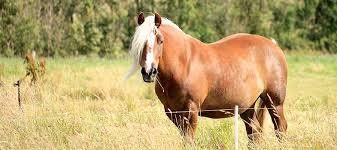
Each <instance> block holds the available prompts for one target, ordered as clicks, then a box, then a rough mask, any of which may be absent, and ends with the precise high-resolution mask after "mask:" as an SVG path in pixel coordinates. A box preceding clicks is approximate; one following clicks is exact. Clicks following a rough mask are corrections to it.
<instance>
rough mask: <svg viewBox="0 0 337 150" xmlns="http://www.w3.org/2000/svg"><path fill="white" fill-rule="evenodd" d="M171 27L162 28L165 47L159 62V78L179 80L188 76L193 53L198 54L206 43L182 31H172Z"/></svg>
mask: <svg viewBox="0 0 337 150" xmlns="http://www.w3.org/2000/svg"><path fill="white" fill-rule="evenodd" d="M169 29H170V28H168V30H162V33H163V36H164V47H163V52H162V57H161V59H160V62H159V78H162V79H163V80H165V79H167V80H177V82H179V80H184V79H186V77H187V74H188V66H189V64H190V63H191V61H192V53H193V55H198V53H200V51H201V50H200V49H202V48H203V46H204V44H203V43H202V42H200V41H199V40H197V39H194V38H193V37H191V36H189V35H187V34H185V33H183V32H181V31H179V32H178V31H172V30H171V31H170V30H169ZM199 45H200V46H199ZM197 47H198V48H197Z"/></svg>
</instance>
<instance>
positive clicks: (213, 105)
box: [128, 13, 287, 140]
mask: <svg viewBox="0 0 337 150" xmlns="http://www.w3.org/2000/svg"><path fill="white" fill-rule="evenodd" d="M138 25H139V26H138V27H137V29H136V32H135V34H134V37H133V41H132V45H131V49H130V53H131V55H132V56H133V57H134V64H133V66H132V68H131V69H130V72H129V75H128V77H129V76H131V75H132V74H133V73H134V72H135V71H137V70H138V68H140V67H141V74H142V77H143V80H144V81H145V82H154V81H156V82H155V83H156V84H155V91H156V94H157V96H158V98H159V99H160V101H161V103H162V104H163V105H164V109H165V112H166V115H167V116H168V117H169V119H171V121H172V122H173V123H174V124H175V125H176V126H177V127H178V128H179V129H180V131H181V134H182V135H183V136H184V137H185V138H187V139H189V140H193V139H194V135H195V130H196V127H197V120H198V116H204V117H209V118H226V117H231V116H233V115H232V114H233V111H229V112H224V111H205V112H203V110H213V109H233V110H234V107H235V105H238V106H239V108H241V109H239V114H240V117H241V118H242V119H243V121H244V123H245V127H246V131H247V135H248V138H249V139H250V140H256V139H257V138H258V137H259V134H258V133H259V132H261V131H260V129H261V128H260V127H261V126H262V123H263V112H264V111H258V110H261V109H254V108H255V103H256V102H257V100H258V99H259V98H260V99H261V102H260V104H261V105H259V108H268V111H269V114H270V116H271V118H272V119H271V120H272V122H273V124H274V129H275V131H276V133H277V134H276V135H277V137H279V138H280V135H281V134H280V133H284V132H285V131H286V130H287V122H286V119H285V117H284V112H283V103H284V99H285V96H286V86H287V63H286V59H285V56H284V54H283V52H282V50H281V49H280V47H279V46H278V45H277V44H276V42H273V41H272V40H270V39H267V38H264V37H262V36H258V35H252V34H235V35H231V36H228V37H226V38H224V39H221V40H220V41H217V42H214V43H210V44H206V43H203V42H201V41H199V40H197V39H195V38H193V37H191V36H189V35H187V34H185V33H184V32H183V31H182V30H181V29H179V27H178V26H177V25H175V24H174V23H172V22H171V21H169V20H168V19H166V18H161V17H160V16H159V15H158V14H157V13H156V14H155V15H154V16H149V17H146V18H144V14H143V13H140V14H139V16H138ZM264 110H266V109H264ZM170 111H171V112H175V111H177V112H179V111H180V112H181V113H174V114H172V113H170Z"/></svg>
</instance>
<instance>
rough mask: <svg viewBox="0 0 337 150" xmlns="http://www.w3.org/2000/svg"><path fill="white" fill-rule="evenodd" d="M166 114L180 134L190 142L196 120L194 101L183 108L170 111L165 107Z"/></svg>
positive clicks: (196, 108) (193, 134)
mask: <svg viewBox="0 0 337 150" xmlns="http://www.w3.org/2000/svg"><path fill="white" fill-rule="evenodd" d="M165 111H166V115H167V117H169V119H170V120H171V121H172V122H173V123H174V124H175V125H176V126H177V128H178V129H179V131H180V133H181V135H182V136H184V138H185V140H186V141H187V142H190V143H192V142H193V140H194V137H195V131H196V128H197V121H198V107H197V105H196V104H195V103H194V102H190V103H188V104H187V106H185V107H184V109H182V110H179V111H172V110H171V109H169V108H167V107H165Z"/></svg>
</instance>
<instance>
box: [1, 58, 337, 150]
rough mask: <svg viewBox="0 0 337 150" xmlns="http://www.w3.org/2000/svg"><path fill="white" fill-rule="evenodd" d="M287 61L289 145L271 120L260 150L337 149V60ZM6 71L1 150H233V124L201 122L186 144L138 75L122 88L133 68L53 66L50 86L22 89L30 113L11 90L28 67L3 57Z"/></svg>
mask: <svg viewBox="0 0 337 150" xmlns="http://www.w3.org/2000/svg"><path fill="white" fill-rule="evenodd" d="M287 59H288V66H289V79H288V90H287V91H288V95H287V99H286V102H285V109H286V118H287V119H288V133H287V137H286V138H285V141H284V142H283V143H279V142H278V140H277V139H276V138H275V135H274V134H273V131H272V125H271V121H270V120H268V121H267V122H268V123H267V125H266V127H265V134H264V139H265V140H264V141H262V142H261V143H260V144H259V145H258V148H259V149H278V148H281V149H282V148H284V149H308V148H310V149H336V148H337V147H336V145H335V144H334V143H335V141H336V140H337V136H336V135H337V131H336V126H337V113H336V110H337V84H336V83H337V56H336V55H320V54H310V55H304V54H293V53H291V54H288V55H287ZM0 64H4V67H5V69H4V70H3V77H2V78H0V79H2V80H3V82H4V83H5V85H4V87H0V116H1V117H0V149H51V148H56V149H102V148H103V149H191V148H196V149H223V148H225V149H233V131H232V130H233V118H228V119H217V120H215V119H208V118H202V117H200V118H199V119H200V121H199V124H198V129H197V136H196V140H195V144H192V145H190V144H186V143H185V142H184V141H183V139H182V138H181V136H180V135H179V132H178V130H177V129H176V128H175V126H174V125H173V124H172V123H171V122H170V121H169V119H168V118H167V117H166V115H165V114H164V112H163V108H162V104H161V103H160V102H159V100H158V99H157V98H156V95H155V93H154V91H153V85H149V84H145V83H143V82H142V80H141V77H140V75H139V74H138V75H135V76H134V77H132V78H131V79H130V80H128V81H123V77H124V75H125V73H126V72H127V69H128V65H129V61H128V60H124V59H118V60H113V59H99V58H86V57H79V58H64V59H63V58H55V59H48V60H47V74H46V76H45V78H44V79H43V80H42V81H41V82H40V83H39V84H38V85H37V86H32V87H30V86H29V84H28V80H26V81H25V82H24V83H23V85H22V99H23V109H24V112H23V113H22V112H21V111H20V110H19V108H18V104H17V97H16V89H15V88H14V87H13V86H12V84H13V83H14V81H16V80H17V79H19V78H20V77H22V76H23V75H24V72H25V71H24V66H23V61H22V60H21V59H20V58H1V57H0ZM0 74H1V70H0ZM239 125H240V129H239V131H240V135H239V136H240V147H241V148H243V149H245V148H246V145H247V138H246V134H245V129H244V125H243V123H242V122H241V121H240V124H239Z"/></svg>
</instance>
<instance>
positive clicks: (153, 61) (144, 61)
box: [138, 13, 164, 82]
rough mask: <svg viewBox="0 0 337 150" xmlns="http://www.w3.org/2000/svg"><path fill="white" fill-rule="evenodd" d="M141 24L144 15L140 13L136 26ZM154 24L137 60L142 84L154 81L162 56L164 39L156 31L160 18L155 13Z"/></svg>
mask: <svg viewBox="0 0 337 150" xmlns="http://www.w3.org/2000/svg"><path fill="white" fill-rule="evenodd" d="M143 22H144V14H143V13H140V14H139V15H138V25H139V26H140V25H142V24H143ZM154 24H155V26H154V27H153V28H151V31H150V33H149V34H148V36H147V39H146V42H145V44H144V47H143V51H142V53H141V56H140V58H139V64H140V66H141V73H142V76H143V80H144V82H153V81H154V79H155V77H156V75H157V74H158V64H159V60H160V57H161V55H162V49H163V41H164V38H163V35H162V34H161V33H160V31H159V30H158V28H159V27H160V25H161V17H160V15H159V14H157V13H155V16H154Z"/></svg>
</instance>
